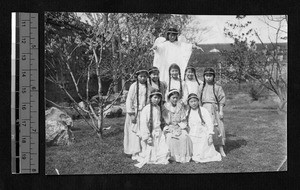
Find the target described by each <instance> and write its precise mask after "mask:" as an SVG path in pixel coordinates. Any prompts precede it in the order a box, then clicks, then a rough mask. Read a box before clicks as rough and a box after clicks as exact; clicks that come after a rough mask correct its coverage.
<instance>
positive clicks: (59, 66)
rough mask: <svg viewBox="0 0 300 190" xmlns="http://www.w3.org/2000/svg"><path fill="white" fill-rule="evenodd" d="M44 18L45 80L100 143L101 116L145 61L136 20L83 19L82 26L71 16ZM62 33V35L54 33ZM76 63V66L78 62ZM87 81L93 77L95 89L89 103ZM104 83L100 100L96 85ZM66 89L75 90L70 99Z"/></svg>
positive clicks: (115, 17) (111, 16)
mask: <svg viewBox="0 0 300 190" xmlns="http://www.w3.org/2000/svg"><path fill="white" fill-rule="evenodd" d="M45 16H46V30H45V38H46V40H45V47H46V48H45V51H46V55H45V57H46V79H47V80H48V81H50V82H52V83H54V84H56V85H57V86H58V87H59V88H60V89H61V90H62V91H63V92H64V93H65V94H66V95H67V97H68V98H69V99H70V100H71V102H72V103H73V105H74V109H75V110H77V111H79V113H85V114H86V115H88V117H89V119H90V120H87V119H86V118H85V117H84V116H83V117H84V119H85V120H86V122H87V123H89V126H91V127H92V128H93V129H94V130H95V131H96V132H97V134H98V136H99V137H102V129H103V119H104V117H105V112H106V111H107V110H108V109H109V108H110V107H111V106H112V105H113V104H114V103H115V102H116V101H117V99H118V98H119V97H120V96H121V94H122V91H123V89H124V87H125V83H128V82H130V81H131V80H132V78H133V76H134V75H132V74H131V73H134V72H135V71H136V70H137V69H138V68H139V66H140V65H141V64H145V62H146V60H148V59H147V56H148V57H149V55H150V51H148V49H150V43H147V42H146V41H147V35H146V33H145V32H144V30H147V27H146V26H143V25H142V24H141V20H143V19H142V18H141V17H140V16H142V15H130V14H117V13H97V14H93V13H85V17H86V18H87V22H86V23H82V21H81V20H80V17H79V16H78V15H77V14H76V13H46V15H45ZM116 21H119V22H116ZM144 23H146V21H144ZM149 23H150V22H149ZM66 28H67V29H68V30H67V31H68V32H65V33H64V34H63V33H57V31H60V30H62V29H66ZM142 32H143V33H142ZM129 34H130V35H129ZM78 57H80V59H82V60H81V61H78V60H77V59H78ZM124 71H127V72H124ZM61 73H63V74H61ZM65 74H68V75H69V78H70V81H69V82H70V84H69V87H70V88H67V86H66V85H65V83H62V81H63V77H60V76H65ZM91 75H96V76H97V86H98V90H97V96H96V98H92V99H91V98H90V94H89V93H90V79H91ZM106 77H109V78H110V79H111V80H112V82H111V84H110V86H109V89H108V92H107V95H106V96H104V94H103V89H102V80H103V78H106ZM122 77H123V78H125V79H126V80H125V81H124V84H123V86H122V89H121V91H120V92H119V93H118V96H117V97H115V99H114V100H113V101H112V102H111V101H109V99H110V98H111V95H112V93H113V88H114V87H115V86H116V85H117V83H118V81H119V79H120V78H122ZM80 81H81V84H83V83H85V91H80V89H79V85H80ZM71 88H73V89H75V92H76V97H75V96H74V95H73V94H72V93H70V89H71ZM84 94H85V95H84ZM47 101H51V100H47ZM51 102H53V101H51ZM79 102H84V104H85V105H86V107H85V108H84V107H82V106H79ZM53 103H54V102H53ZM82 115H83V114H82Z"/></svg>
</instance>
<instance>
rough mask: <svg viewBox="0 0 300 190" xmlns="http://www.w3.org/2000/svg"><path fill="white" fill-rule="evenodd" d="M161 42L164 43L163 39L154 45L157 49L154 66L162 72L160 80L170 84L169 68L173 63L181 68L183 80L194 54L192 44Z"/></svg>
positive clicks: (159, 39) (160, 38)
mask: <svg viewBox="0 0 300 190" xmlns="http://www.w3.org/2000/svg"><path fill="white" fill-rule="evenodd" d="M161 41H163V40H162V37H159V38H157V39H156V41H155V43H154V45H156V46H157V49H156V50H154V60H153V66H154V67H157V68H158V70H159V72H160V80H161V81H164V82H166V83H168V82H169V67H170V65H171V64H173V63H176V64H177V65H178V66H179V67H180V72H181V73H182V75H181V77H182V80H183V72H184V70H185V68H186V66H187V64H188V61H189V59H190V57H191V54H192V44H189V43H185V42H179V41H175V42H170V41H164V42H161Z"/></svg>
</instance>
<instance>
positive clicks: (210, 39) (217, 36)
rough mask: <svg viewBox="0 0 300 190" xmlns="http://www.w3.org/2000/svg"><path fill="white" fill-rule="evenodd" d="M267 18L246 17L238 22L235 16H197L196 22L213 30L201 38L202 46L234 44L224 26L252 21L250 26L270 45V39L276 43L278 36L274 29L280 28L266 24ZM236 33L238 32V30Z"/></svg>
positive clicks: (274, 23) (275, 24) (284, 28)
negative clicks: (225, 32) (227, 35)
mask: <svg viewBox="0 0 300 190" xmlns="http://www.w3.org/2000/svg"><path fill="white" fill-rule="evenodd" d="M264 19H265V17H263V16H259V15H256V16H246V17H245V18H244V19H242V20H240V21H239V20H238V19H236V16H235V15H232V16H228V15H226V16H224V15H223V16H222V15H215V16H213V15H196V16H195V22H196V21H197V22H198V23H200V24H199V25H201V26H202V27H206V26H207V27H210V28H212V29H211V31H210V32H208V33H206V34H203V35H202V36H201V37H200V38H201V42H200V44H213V43H232V42H233V40H232V39H230V38H226V37H225V35H224V32H223V29H224V26H226V22H230V23H238V22H241V23H244V22H246V21H251V24H250V25H249V26H251V28H254V29H255V30H256V31H257V32H258V34H259V36H260V38H261V40H262V41H263V42H264V43H270V39H269V37H271V41H272V42H275V38H273V37H275V36H276V30H275V29H274V28H273V27H278V23H276V22H270V23H269V25H271V26H268V25H267V24H266V23H265V22H264ZM282 29H283V30H284V31H286V32H287V24H286V23H285V24H283V28H282ZM236 32H238V31H237V30H236ZM281 35H283V36H287V33H284V32H282V34H281ZM253 39H254V40H255V41H256V42H259V40H258V39H257V38H253ZM278 42H287V41H286V40H279V41H278Z"/></svg>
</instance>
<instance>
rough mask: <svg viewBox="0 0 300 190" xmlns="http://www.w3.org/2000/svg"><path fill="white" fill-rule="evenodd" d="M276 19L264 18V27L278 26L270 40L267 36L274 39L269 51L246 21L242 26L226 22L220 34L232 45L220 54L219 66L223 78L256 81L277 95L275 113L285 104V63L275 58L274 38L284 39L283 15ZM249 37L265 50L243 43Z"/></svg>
mask: <svg viewBox="0 0 300 190" xmlns="http://www.w3.org/2000/svg"><path fill="white" fill-rule="evenodd" d="M279 17H280V18H278V17H277V19H275V18H274V17H270V16H265V17H264V19H265V23H266V24H267V25H271V24H270V21H276V22H278V26H277V27H273V29H276V33H275V36H269V39H270V41H271V37H273V39H275V42H273V41H271V46H272V47H271V48H267V46H266V45H265V44H264V43H263V41H262V40H261V37H260V34H259V33H258V32H257V31H256V30H255V29H253V28H252V27H249V24H251V22H249V21H246V24H240V25H238V24H232V23H228V26H229V27H227V28H225V29H224V31H225V34H226V35H227V36H229V37H231V38H232V39H234V44H233V45H232V47H233V48H232V50H229V51H222V52H221V54H222V56H223V57H224V62H223V67H225V68H226V69H225V72H224V75H226V77H229V78H231V79H234V80H237V81H238V82H239V83H240V82H241V81H246V80H249V79H251V80H254V81H257V82H258V83H259V84H260V85H262V86H264V87H265V88H266V89H268V90H269V91H271V92H274V93H275V94H276V95H277V96H278V98H279V99H280V103H279V110H281V111H282V110H283V108H284V106H285V105H286V102H287V77H286V74H287V73H286V64H287V62H286V61H284V60H283V61H282V60H280V58H279V56H278V55H279V52H280V48H278V47H279V45H278V39H287V37H286V34H287V33H286V31H285V30H284V28H283V22H286V21H287V16H279ZM238 19H245V16H243V17H242V18H241V17H238ZM244 23H245V22H244ZM247 27H248V28H247ZM234 28H238V29H239V33H234V32H233V31H234V30H233V29H234ZM245 28H247V29H246V32H245V33H244V32H242V33H241V32H240V31H241V29H245ZM250 36H254V37H256V39H257V40H258V41H259V42H260V43H261V45H262V46H263V47H266V48H265V49H263V50H262V51H258V50H257V49H256V42H255V40H251V41H250V42H249V41H248V40H247V38H249V37H250ZM267 52H270V53H267Z"/></svg>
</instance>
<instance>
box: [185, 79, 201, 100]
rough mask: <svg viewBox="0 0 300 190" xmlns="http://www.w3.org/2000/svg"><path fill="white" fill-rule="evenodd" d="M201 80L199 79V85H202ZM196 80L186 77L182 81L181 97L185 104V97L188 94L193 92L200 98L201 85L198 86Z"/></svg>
mask: <svg viewBox="0 0 300 190" xmlns="http://www.w3.org/2000/svg"><path fill="white" fill-rule="evenodd" d="M201 82H202V81H199V83H200V85H201V86H202V83H203V82H202V83H201ZM200 85H199V84H198V83H197V81H196V80H192V81H191V80H188V79H186V80H185V81H183V85H182V88H183V97H182V101H183V102H184V104H185V105H187V98H188V95H189V94H191V93H194V94H196V95H197V96H198V98H200V93H201V86H200Z"/></svg>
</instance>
